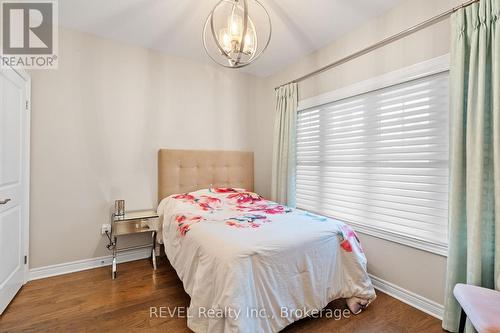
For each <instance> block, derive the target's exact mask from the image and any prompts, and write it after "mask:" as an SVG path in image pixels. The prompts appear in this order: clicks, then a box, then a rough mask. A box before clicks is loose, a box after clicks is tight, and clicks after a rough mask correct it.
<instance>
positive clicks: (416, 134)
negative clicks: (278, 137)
mask: <svg viewBox="0 0 500 333" xmlns="http://www.w3.org/2000/svg"><path fill="white" fill-rule="evenodd" d="M448 80H449V73H448V72H443V73H439V74H434V75H431V76H427V77H424V78H421V79H418V80H413V81H409V82H405V83H401V84H397V85H393V86H390V87H386V88H383V89H379V90H375V91H371V92H368V93H364V94H361V95H357V96H354V97H350V98H346V99H343V100H339V101H335V102H333V103H330V104H325V105H322V106H319V107H313V108H309V109H306V110H303V111H300V112H299V114H298V119H297V142H296V150H297V151H296V153H297V156H296V163H297V175H296V202H297V207H298V208H302V209H306V210H310V211H313V212H316V213H320V214H323V215H327V216H330V217H333V218H337V219H339V220H343V221H345V222H348V223H350V224H352V225H354V226H360V227H366V228H370V229H373V230H380V231H383V232H388V233H392V234H394V235H401V236H403V237H406V238H408V237H409V238H412V239H416V240H420V241H424V242H429V243H432V244H436V245H439V246H446V244H447V225H448V223H447V221H448V158H449V157H448V151H449V147H448V141H449V134H448V133H449V128H448V127H449V121H448V117H449V106H448V104H449V103H448V96H449V93H448V84H449V83H448Z"/></svg>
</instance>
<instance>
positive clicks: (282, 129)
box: [271, 83, 298, 207]
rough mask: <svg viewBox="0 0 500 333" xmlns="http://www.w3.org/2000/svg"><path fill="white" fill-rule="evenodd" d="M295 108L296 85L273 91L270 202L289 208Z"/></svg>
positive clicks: (293, 176)
mask: <svg viewBox="0 0 500 333" xmlns="http://www.w3.org/2000/svg"><path fill="white" fill-rule="evenodd" d="M297 105H298V93H297V83H290V84H287V85H284V86H282V87H280V88H279V89H277V90H276V116H275V117H276V119H275V121H274V147H273V148H274V149H273V166H272V183H271V199H272V200H274V201H276V202H279V203H282V204H288V205H289V206H291V207H294V206H295V200H294V198H295V190H294V188H295V171H294V170H295V158H294V156H295V154H294V143H295V142H294V141H295V126H296V125H295V124H296V120H297Z"/></svg>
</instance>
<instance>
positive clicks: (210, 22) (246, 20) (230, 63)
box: [202, 0, 273, 68]
mask: <svg viewBox="0 0 500 333" xmlns="http://www.w3.org/2000/svg"><path fill="white" fill-rule="evenodd" d="M240 1H241V2H242V3H243V30H242V38H241V42H240V43H239V44H240V45H239V51H238V56H237V58H236V59H233V58H231V56H230V55H229V53H228V52H227V51H226V50H225V49H224V47H223V46H222V45H221V43H220V41H219V38H217V34H216V32H215V24H214V14H215V12H216V11H217V9H218V8H219V7H220V6H221V5H222V4H224V3H227V4H229V5H231V6H233V9H232V13H234V11H235V8H236V7H237V5H238V2H240ZM250 1H254V2H255V3H256V4H257V5H258V6H260V8H261V9H262V10H263V11H264V13H265V15H266V17H267V22H268V24H269V33H268V36H267V41H266V44H265V45H264V47H263V48H262V50H260V51H258V35H257V30H256V29H255V25H254V24H253V22H252V20H251V19H250V15H249V13H248V0H220V1H219V2H218V3H217V4H216V5H215V7H214V8H213V9H212V10H211V11H210V13H209V15H208V17H207V19H206V21H205V25H204V27H203V36H202V37H203V38H202V39H203V48H204V49H205V53H206V54H207V55H208V56H209V58H210V59H212V60H213V61H214V62H215V63H216V64H218V65H221V66H224V67H227V68H242V67H245V66H248V65H250V64H251V63H253V62H254V61H255V60H257V59H258V58H259V57H260V56H261V55H262V53H264V51H265V50H266V49H267V47H268V46H269V44H270V42H271V37H272V32H273V26H272V23H271V17H270V16H269V12H268V11H267V9H266V8H265V7H264V6H263V5H262V3H261V2H260V1H258V0H250ZM249 25H251V26H252V29H253V31H254V32H255V46H256V47H255V52H254V53H253V54H252V55H251V57H250V58H249V59H248V60H246V61H244V62H242V61H241V55H242V54H243V52H244V48H245V43H246V41H245V39H246V38H245V36H246V35H247V33H248V28H249ZM207 29H210V34H209V35H208V34H207ZM208 36H211V37H212V38H213V40H214V43H215V46H216V48H217V51H218V52H219V53H220V55H221V56H222V57H223V58H225V60H226V61H227V64H226V63H223V62H222V61H220V60H224V59H223V58H221V59H217V58H216V57H215V56H213V55H212V54H210V51H209V47H208V42H207V37H208Z"/></svg>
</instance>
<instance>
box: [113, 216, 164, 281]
mask: <svg viewBox="0 0 500 333" xmlns="http://www.w3.org/2000/svg"><path fill="white" fill-rule="evenodd" d="M159 220H160V219H159V217H158V214H156V212H155V211H154V210H137V211H130V212H125V215H122V216H115V215H114V214H112V216H111V235H109V234H108V233H106V234H108V238H109V244H108V246H107V248H108V249H110V250H112V251H113V263H112V270H111V277H112V278H113V279H115V278H116V256H117V254H118V253H119V252H123V251H127V250H133V249H141V248H151V262H152V265H153V269H155V270H156V253H155V246H156V233H157V232H158V223H159ZM148 232H150V233H151V238H152V244H148V245H141V246H131V247H126V248H118V245H117V241H118V237H119V236H123V235H131V234H141V233H148Z"/></svg>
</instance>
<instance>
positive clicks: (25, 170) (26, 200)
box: [10, 67, 31, 284]
mask: <svg viewBox="0 0 500 333" xmlns="http://www.w3.org/2000/svg"><path fill="white" fill-rule="evenodd" d="M10 69H11V70H12V71H14V73H16V74H17V75H19V76H20V77H21V78H22V79H23V80H24V82H25V93H26V107H25V111H26V118H25V122H26V124H24V125H25V131H26V133H23V135H24V137H23V139H24V140H26V141H25V143H24V145H25V146H24V147H23V148H24V154H23V156H22V161H23V165H22V171H21V172H22V177H23V179H24V189H23V204H24V206H23V209H22V223H23V229H24V230H23V231H24V247H23V252H24V255H25V256H26V258H27V261H26V263H25V264H24V279H23V280H24V284H26V282H28V281H29V262H30V257H29V244H30V242H29V235H30V227H29V222H30V156H31V76H30V75H29V74H28V72H26V70H24V69H23V68H14V67H10Z"/></svg>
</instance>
